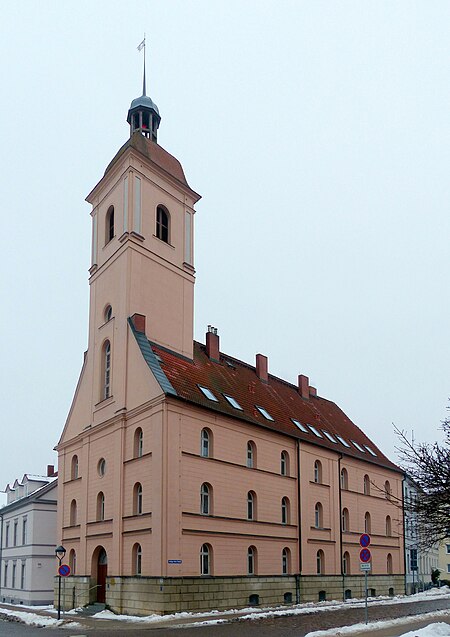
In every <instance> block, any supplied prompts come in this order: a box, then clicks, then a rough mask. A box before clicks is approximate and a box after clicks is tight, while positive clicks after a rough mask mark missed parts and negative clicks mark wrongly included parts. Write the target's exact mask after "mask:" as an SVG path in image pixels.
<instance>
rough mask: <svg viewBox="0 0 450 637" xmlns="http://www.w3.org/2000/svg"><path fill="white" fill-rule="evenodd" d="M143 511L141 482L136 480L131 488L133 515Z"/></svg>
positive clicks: (140, 513)
mask: <svg viewBox="0 0 450 637" xmlns="http://www.w3.org/2000/svg"><path fill="white" fill-rule="evenodd" d="M142 511H143V496H142V484H141V483H140V482H136V484H135V485H134V488H133V515H142Z"/></svg>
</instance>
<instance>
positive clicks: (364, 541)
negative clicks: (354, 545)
mask: <svg viewBox="0 0 450 637" xmlns="http://www.w3.org/2000/svg"><path fill="white" fill-rule="evenodd" d="M359 544H360V546H362V547H363V548H364V549H365V548H367V547H368V546H369V545H370V535H369V534H368V533H363V534H362V535H361V537H360V538H359Z"/></svg>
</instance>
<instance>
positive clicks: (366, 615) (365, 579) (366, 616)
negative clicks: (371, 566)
mask: <svg viewBox="0 0 450 637" xmlns="http://www.w3.org/2000/svg"><path fill="white" fill-rule="evenodd" d="M364 587H365V589H366V607H365V612H364V617H365V620H366V624H367V622H368V612H367V571H364Z"/></svg>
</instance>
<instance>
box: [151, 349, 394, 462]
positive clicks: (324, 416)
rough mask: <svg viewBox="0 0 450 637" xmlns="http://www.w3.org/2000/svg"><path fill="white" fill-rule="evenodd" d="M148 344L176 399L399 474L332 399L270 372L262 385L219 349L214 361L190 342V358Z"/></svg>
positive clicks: (249, 369)
mask: <svg viewBox="0 0 450 637" xmlns="http://www.w3.org/2000/svg"><path fill="white" fill-rule="evenodd" d="M150 345H151V347H152V349H153V352H154V353H155V354H156V355H157V356H159V357H160V360H161V369H162V371H163V372H164V374H165V375H166V377H167V379H168V380H169V382H170V383H171V385H172V386H173V388H174V389H175V391H176V393H177V396H178V397H179V398H181V399H183V400H186V401H188V402H190V403H195V404H196V405H199V406H201V407H205V408H206V409H209V410H214V411H218V412H220V413H222V414H226V415H228V416H231V417H232V418H240V419H243V420H246V421H247V422H251V423H254V424H255V423H257V424H259V425H262V426H264V427H268V428H269V429H273V430H275V431H279V432H281V433H284V434H288V435H290V436H293V437H295V438H299V439H301V440H304V441H308V442H311V443H312V444H316V445H320V446H323V447H326V448H328V449H332V450H333V451H336V452H338V453H339V452H341V453H343V454H344V455H350V456H353V457H356V458H360V459H363V460H365V461H367V462H372V463H375V464H378V465H381V466H384V467H388V468H389V469H393V470H394V471H399V472H401V470H400V469H399V468H398V467H397V466H396V465H395V464H394V463H393V462H391V461H390V460H389V459H388V458H387V457H386V456H385V455H384V454H383V453H382V452H381V451H380V449H379V448H378V447H377V446H376V445H375V444H374V443H373V442H372V441H371V440H370V439H369V438H368V437H367V436H366V435H365V433H364V432H363V431H361V429H359V427H357V426H356V425H355V424H354V423H353V422H352V421H351V420H350V418H348V416H346V414H345V413H344V412H343V411H342V409H340V408H339V407H338V406H337V405H336V404H335V403H333V402H332V401H330V400H327V399H325V398H322V397H320V396H312V397H310V398H309V399H304V398H302V397H301V396H300V394H299V392H298V390H297V387H296V386H295V385H292V384H291V383H288V382H286V381H284V380H282V379H280V378H277V377H276V376H272V375H271V374H269V377H268V382H267V383H265V382H262V381H261V380H260V379H259V378H258V376H257V375H256V371H255V368H254V367H252V366H251V365H248V364H246V363H244V362H242V361H239V360H237V359H235V358H232V357H230V356H227V355H225V354H222V353H221V354H220V361H219V362H214V361H211V360H210V359H209V358H208V356H207V354H206V350H205V346H204V345H202V344H201V343H197V342H195V341H194V359H193V360H192V361H191V360H189V359H187V358H185V357H182V356H180V355H178V354H176V353H175V352H171V351H168V350H167V349H165V348H162V347H160V346H158V345H157V344H155V343H150ZM198 385H202V386H204V387H207V388H208V389H210V390H211V391H212V392H213V393H214V395H215V396H216V398H217V399H218V402H215V401H211V400H208V398H206V397H205V396H204V395H203V393H202V392H201V391H200V389H199V388H198ZM223 394H228V395H230V396H232V397H233V398H234V399H235V400H237V402H238V403H239V404H240V406H241V407H242V411H240V410H238V409H235V408H234V407H232V406H231V405H230V404H229V403H228V401H227V400H226V399H225V397H224V395H223ZM256 406H260V407H263V408H264V409H265V410H266V411H267V412H268V413H269V414H270V415H271V416H272V418H273V421H270V420H267V419H266V418H265V417H264V416H263V415H262V414H261V413H260V412H259V411H258V410H257V408H256ZM292 418H294V419H296V420H298V421H300V422H301V423H302V424H304V425H308V424H309V425H312V426H313V427H315V428H316V429H317V430H318V431H320V432H321V433H322V432H323V430H325V431H328V432H329V433H331V434H338V435H340V436H342V437H343V438H344V439H345V440H346V441H347V442H348V444H349V445H350V447H348V448H347V447H345V446H344V445H343V444H342V443H340V442H338V443H337V444H334V443H332V442H331V441H329V440H328V439H327V438H326V436H324V435H323V433H322V435H323V438H318V437H317V436H315V435H314V434H313V433H312V432H311V433H303V432H302V431H300V430H299V429H298V427H297V426H296V425H295V424H294V423H293V422H292V420H291V419H292ZM353 440H354V441H355V442H357V443H359V445H361V446H363V445H367V446H368V447H370V449H372V450H373V452H374V453H375V454H376V457H374V456H373V455H372V454H371V453H370V452H369V451H366V452H365V453H363V452H361V451H359V450H358V449H357V448H356V447H354V445H353V444H352V442H351V441H353Z"/></svg>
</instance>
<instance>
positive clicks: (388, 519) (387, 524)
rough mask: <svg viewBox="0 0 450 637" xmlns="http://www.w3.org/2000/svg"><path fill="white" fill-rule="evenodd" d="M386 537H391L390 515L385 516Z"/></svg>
mask: <svg viewBox="0 0 450 637" xmlns="http://www.w3.org/2000/svg"><path fill="white" fill-rule="evenodd" d="M386 535H387V536H388V537H391V535H392V522H391V516H390V515H387V516H386Z"/></svg>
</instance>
